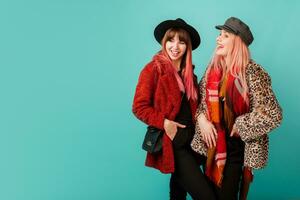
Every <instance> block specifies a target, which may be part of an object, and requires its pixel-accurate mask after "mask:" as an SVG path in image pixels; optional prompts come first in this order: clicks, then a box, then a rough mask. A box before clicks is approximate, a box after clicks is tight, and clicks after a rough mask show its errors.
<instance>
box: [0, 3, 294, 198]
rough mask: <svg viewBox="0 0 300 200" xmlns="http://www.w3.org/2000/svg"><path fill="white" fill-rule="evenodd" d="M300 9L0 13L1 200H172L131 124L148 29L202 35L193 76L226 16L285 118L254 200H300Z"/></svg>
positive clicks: (19, 9)
mask: <svg viewBox="0 0 300 200" xmlns="http://www.w3.org/2000/svg"><path fill="white" fill-rule="evenodd" d="M299 10H300V3H299V1H297V0H294V1H293V0H289V1H288V0H278V1H276V0H265V1H261V0H251V1H250V0H249V1H242V0H227V1H217V0H210V1H208V0H206V1H200V0H190V1H182V0H180V1H179V0H174V1H162V0H152V1H137V0H127V1H121V0H119V1H116V0H107V1H106V0H102V1H96V0H85V1H83V0H52V1H50V0H39V1H38V0H27V1H24V0H10V1H9V0H2V1H0V24H1V28H0V56H1V57H0V92H1V96H0V199H1V200H96V199H97V200H98V199H109V200H110V199H112V200H117V199H132V200H135V199H138V200H148V199H149V200H153V199H159V200H160V199H168V191H169V189H168V181H169V175H162V174H160V173H159V172H158V171H156V170H153V169H150V168H146V167H144V159H145V152H144V151H142V149H141V142H142V140H143V136H144V133H145V125H144V124H142V123H141V122H140V121H138V120H137V119H136V118H135V117H134V116H133V114H132V112H131V105H132V99H133V95H134V90H135V85H136V83H137V79H138V75H139V72H140V71H141V69H142V67H143V66H144V65H145V64H146V63H147V62H149V61H150V59H151V58H152V56H153V55H154V53H155V52H157V51H158V50H159V48H160V46H159V44H157V43H156V41H155V40H154V37H153V30H154V27H155V26H156V25H157V24H158V23H159V22H161V21H163V20H166V19H175V18H177V17H181V18H183V19H185V20H186V21H187V22H189V23H190V24H192V25H193V26H194V27H195V28H196V29H197V30H199V32H200V34H201V37H202V43H201V46H200V48H198V49H197V50H195V51H194V52H193V60H194V64H196V74H197V75H198V76H201V75H202V73H203V71H204V68H205V67H206V65H207V63H208V61H209V60H210V58H211V55H212V52H213V49H214V46H215V38H216V36H217V35H218V31H217V30H216V29H215V28H214V26H215V25H217V24H223V22H224V21H225V19H227V18H228V17H230V16H237V17H239V18H241V19H242V20H244V21H245V22H247V23H248V24H249V26H250V27H251V29H252V31H253V34H254V37H255V40H254V43H253V44H252V45H251V47H250V49H251V51H252V55H253V58H254V59H255V60H256V61H257V62H258V63H260V64H261V65H263V66H264V67H265V69H266V70H267V71H268V72H269V74H270V75H271V77H272V81H273V88H274V91H275V93H276V95H277V97H278V100H279V102H280V104H281V106H282V108H283V110H284V120H283V123H282V125H281V127H280V128H278V129H276V130H275V131H273V132H272V134H271V135H270V138H271V146H270V159H269V165H268V167H267V168H265V169H264V170H261V171H255V181H254V183H253V184H252V187H251V191H250V194H249V199H250V200H252V199H253V200H254V199H255V200H256V199H283V200H285V199H290V200H292V199H293V200H295V199H300V191H299V189H298V188H299V178H300V174H299V168H300V161H299V155H298V154H299V142H300V134H299V130H300V123H299V118H298V115H299V113H300V106H299V103H298V102H299V99H300V96H299V89H297V88H298V86H299V73H300V68H299V67H300V56H299V44H300V43H299V35H300V26H299V23H298V20H299V17H300V16H299Z"/></svg>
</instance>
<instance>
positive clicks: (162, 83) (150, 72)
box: [132, 56, 199, 173]
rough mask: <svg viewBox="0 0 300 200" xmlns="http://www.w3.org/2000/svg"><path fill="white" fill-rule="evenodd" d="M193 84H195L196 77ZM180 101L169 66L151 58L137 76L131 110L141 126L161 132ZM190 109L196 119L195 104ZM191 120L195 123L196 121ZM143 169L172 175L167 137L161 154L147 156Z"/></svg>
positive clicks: (171, 118)
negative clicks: (141, 122) (145, 167)
mask: <svg viewBox="0 0 300 200" xmlns="http://www.w3.org/2000/svg"><path fill="white" fill-rule="evenodd" d="M194 81H195V85H197V78H196V76H195V78H194ZM181 98H182V94H181V91H180V89H179V86H178V84H177V80H176V78H175V75H174V74H173V70H172V66H171V65H170V64H168V63H167V62H164V61H162V59H161V58H159V57H158V56H154V58H153V60H152V61H151V62H150V63H148V64H147V65H146V66H145V67H144V69H143V70H142V72H141V74H140V77H139V80H138V84H137V86H136V91H135V95H134V100H133V106H132V111H133V113H134V114H135V116H136V117H137V118H138V119H140V120H141V121H143V122H144V123H146V124H148V125H151V126H154V127H157V128H159V129H164V119H165V118H167V119H169V120H174V119H175V117H176V115H177V114H178V112H179V110H180V104H181ZM198 99H199V94H198ZM190 106H191V111H192V114H193V116H195V112H196V109H197V106H198V101H193V100H190ZM193 120H194V122H195V119H193ZM145 132H146V131H145ZM146 166H149V167H153V168H156V169H158V170H160V171H161V172H162V173H172V172H174V170H175V166H174V155H173V148H172V141H171V140H170V138H169V137H168V136H167V135H166V134H164V135H163V148H162V152H161V153H159V154H155V155H154V154H150V153H147V158H146Z"/></svg>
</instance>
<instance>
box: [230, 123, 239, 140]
mask: <svg viewBox="0 0 300 200" xmlns="http://www.w3.org/2000/svg"><path fill="white" fill-rule="evenodd" d="M230 137H240V135H239V133H238V130H237V128H236V126H235V124H234V125H233V127H232V130H231V133H230Z"/></svg>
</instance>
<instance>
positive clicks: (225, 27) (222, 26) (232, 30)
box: [215, 25, 238, 35]
mask: <svg viewBox="0 0 300 200" xmlns="http://www.w3.org/2000/svg"><path fill="white" fill-rule="evenodd" d="M215 27H216V29H218V30H225V31H228V32H230V33H234V34H235V35H237V34H238V32H237V31H235V30H234V29H233V28H231V27H230V26H227V25H218V26H215Z"/></svg>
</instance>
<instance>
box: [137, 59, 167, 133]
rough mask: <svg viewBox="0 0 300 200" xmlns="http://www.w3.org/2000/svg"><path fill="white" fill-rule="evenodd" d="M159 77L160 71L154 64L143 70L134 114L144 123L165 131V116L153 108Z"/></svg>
mask: <svg viewBox="0 0 300 200" xmlns="http://www.w3.org/2000/svg"><path fill="white" fill-rule="evenodd" d="M157 76H158V71H157V69H156V67H155V65H154V64H153V62H151V63H149V64H148V65H146V66H145V68H144V69H143V70H142V72H141V74H140V76H139V80H138V84H137V86H136V91H135V95H134V99H133V105H132V112H133V113H134V115H135V116H136V117H137V118H138V119H140V120H141V121H143V122H144V123H146V124H148V125H151V126H154V127H157V128H159V129H163V123H164V118H165V116H164V114H163V113H161V112H158V111H157V110H155V109H154V107H153V101H154V93H155V90H156V86H157Z"/></svg>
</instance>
